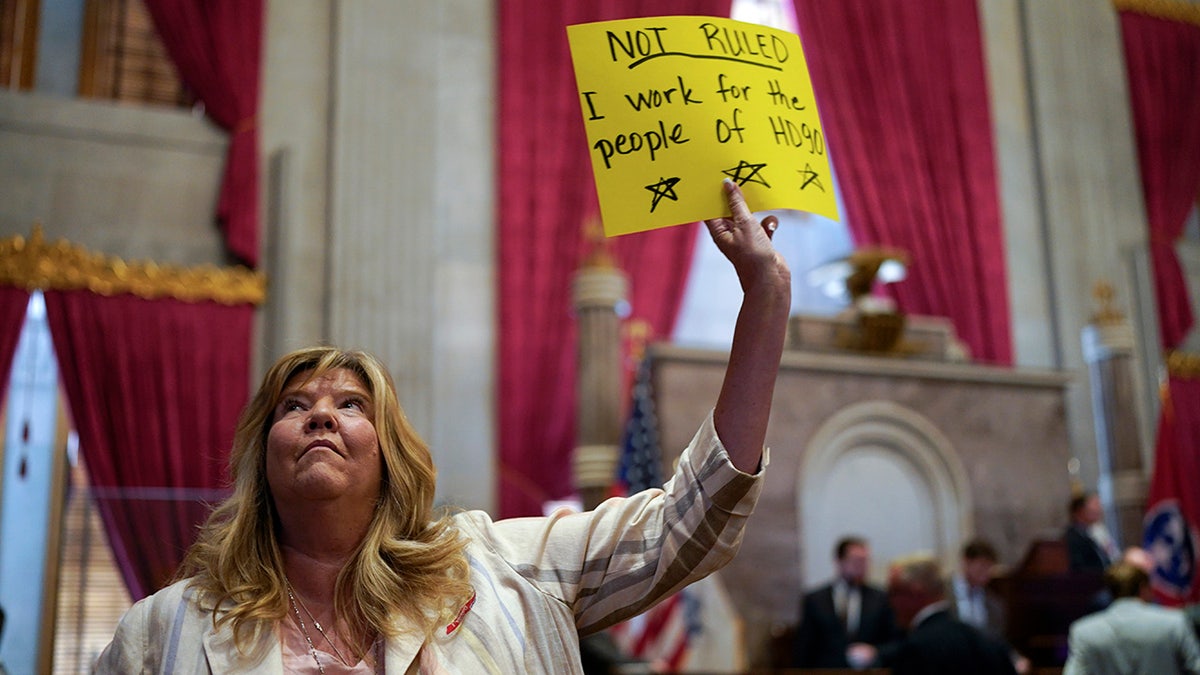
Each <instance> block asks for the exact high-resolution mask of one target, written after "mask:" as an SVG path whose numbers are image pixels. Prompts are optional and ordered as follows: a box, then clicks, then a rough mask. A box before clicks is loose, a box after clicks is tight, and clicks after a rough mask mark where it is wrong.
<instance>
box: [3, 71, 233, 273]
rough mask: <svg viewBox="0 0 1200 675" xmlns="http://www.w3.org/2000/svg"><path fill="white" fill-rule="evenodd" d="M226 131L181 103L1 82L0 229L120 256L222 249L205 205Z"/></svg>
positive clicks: (216, 256) (213, 258)
mask: <svg viewBox="0 0 1200 675" xmlns="http://www.w3.org/2000/svg"><path fill="white" fill-rule="evenodd" d="M225 143H226V141H225V135H224V133H222V132H221V131H220V130H219V129H217V128H215V127H214V126H213V125H212V124H210V123H209V122H208V121H206V120H204V119H203V118H200V117H196V116H195V115H192V114H191V113H190V112H188V111H179V110H170V109H159V108H135V107H129V106H117V105H112V104H108V103H97V102H91V101H77V100H67V99H60V98H52V97H47V96H41V95H37V94H26V93H16V92H9V91H0V236H4V237H8V236H12V235H15V234H24V235H28V233H29V232H30V228H31V227H32V225H33V223H34V222H35V221H36V222H40V223H41V224H42V227H43V230H44V231H45V233H46V237H47V238H48V239H51V240H53V239H58V238H66V239H69V240H70V241H72V242H74V243H76V244H81V245H83V246H85V247H87V248H89V249H91V250H94V251H97V252H101V253H105V254H108V255H115V256H119V257H121V258H124V259H126V260H154V261H157V262H170V263H174V264H178V265H197V264H202V263H211V264H217V265H222V264H226V263H227V258H226V256H225V254H224V252H223V248H222V246H221V240H220V234H219V232H218V230H217V226H216V221H215V217H214V215H213V214H214V212H215V210H216V206H215V205H216V198H217V190H218V181H219V180H220V173H221V169H222V167H223V166H224V162H225Z"/></svg>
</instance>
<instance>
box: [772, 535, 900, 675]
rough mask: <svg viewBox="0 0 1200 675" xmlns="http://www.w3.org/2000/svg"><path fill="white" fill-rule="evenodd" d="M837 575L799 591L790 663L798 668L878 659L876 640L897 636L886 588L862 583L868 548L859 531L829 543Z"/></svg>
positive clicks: (865, 663)
mask: <svg viewBox="0 0 1200 675" xmlns="http://www.w3.org/2000/svg"><path fill="white" fill-rule="evenodd" d="M834 555H835V564H836V566H837V578H836V579H834V580H833V582H832V583H830V584H827V585H825V586H822V587H820V588H818V589H816V590H814V591H811V592H809V593H807V594H805V596H804V599H803V600H802V602H801V609H800V628H799V629H798V630H797V631H796V641H795V650H794V658H793V665H795V666H797V667H800V668H846V667H849V666H854V667H864V666H868V665H872V664H874V663H878V662H880V661H881V660H882V659H881V657H880V656H879V655H878V654H877V649H878V647H879V646H881V645H886V644H888V643H891V642H893V641H894V640H896V638H897V637H898V636H899V634H898V633H897V630H896V621H895V618H894V616H893V614H892V608H891V606H890V605H889V604H888V599H887V594H886V593H884V592H883V591H882V590H881V589H878V588H875V587H873V586H870V585H868V584H867V583H866V577H867V570H868V568H869V567H870V565H871V550H870V547H869V546H868V545H867V541H866V540H865V539H862V538H861V537H846V538H843V539H842V540H841V541H839V542H838V543H837V546H836V547H835V549H834Z"/></svg>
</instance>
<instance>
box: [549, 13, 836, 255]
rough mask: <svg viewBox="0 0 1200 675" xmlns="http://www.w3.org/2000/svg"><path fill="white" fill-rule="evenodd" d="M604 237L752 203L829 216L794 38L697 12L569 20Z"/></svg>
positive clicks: (824, 166) (817, 137)
mask: <svg viewBox="0 0 1200 675" xmlns="http://www.w3.org/2000/svg"><path fill="white" fill-rule="evenodd" d="M567 37H568V39H569V41H570V44H571V58H572V61H573V62H574V65H575V80H576V84H577V85H578V87H579V97H580V103H581V107H582V111H583V118H584V125H585V126H586V128H587V136H588V144H589V146H590V148H591V155H592V170H593V172H594V173H595V177H596V190H597V193H598V194H599V197H600V212H601V216H602V218H603V220H604V231H605V233H607V234H608V235H609V236H613V235H618V234H626V233H628V232H639V231H642V230H652V229H655V228H660V227H666V226H669V225H677V224H679V223H688V222H692V221H696V220H701V219H704V218H715V217H717V216H720V215H727V214H728V208H727V207H726V204H725V198H724V196H723V192H722V190H721V187H720V183H721V180H722V179H724V178H726V177H728V178H731V179H732V180H734V181H735V182H737V183H738V184H739V185H741V186H742V190H743V191H744V192H745V193H746V199H747V201H748V202H749V203H750V205H751V207H752V208H754V209H755V210H766V209H778V208H794V209H804V210H806V211H812V212H813V213H818V214H821V215H824V216H828V217H830V218H837V205H836V202H835V200H834V195H833V184H832V181H831V180H830V176H829V158H828V156H827V155H826V152H825V135H824V133H822V131H821V122H820V119H819V118H818V117H817V105H816V102H815V101H814V99H813V93H812V83H811V81H810V80H809V75H808V67H807V65H806V64H805V61H804V52H803V51H802V50H801V47H800V39H799V38H798V37H797V36H796V35H795V34H794V33H788V32H784V31H779V30H775V29H772V28H767V27H764V26H758V25H754V24H748V23H742V22H740V21H732V20H729V19H719V18H715V17H702V16H669V17H653V18H646V19H626V20H623V21H606V22H600V23H589V24H579V25H575V26H568V27H567Z"/></svg>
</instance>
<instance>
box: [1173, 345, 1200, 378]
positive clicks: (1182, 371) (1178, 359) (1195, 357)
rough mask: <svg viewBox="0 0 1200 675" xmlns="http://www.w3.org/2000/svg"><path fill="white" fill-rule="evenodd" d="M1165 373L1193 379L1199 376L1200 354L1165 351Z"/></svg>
mask: <svg viewBox="0 0 1200 675" xmlns="http://www.w3.org/2000/svg"><path fill="white" fill-rule="evenodd" d="M1167 373H1169V374H1170V375H1171V376H1172V377H1178V378H1182V379H1189V380H1194V379H1196V378H1200V354H1196V353H1193V352H1180V351H1170V352H1167Z"/></svg>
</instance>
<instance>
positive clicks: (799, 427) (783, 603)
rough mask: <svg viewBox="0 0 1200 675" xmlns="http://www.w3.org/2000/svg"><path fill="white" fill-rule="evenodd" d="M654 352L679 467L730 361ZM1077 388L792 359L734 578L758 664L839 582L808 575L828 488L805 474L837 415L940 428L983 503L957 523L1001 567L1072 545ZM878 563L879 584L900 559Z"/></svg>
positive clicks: (998, 374)
mask: <svg viewBox="0 0 1200 675" xmlns="http://www.w3.org/2000/svg"><path fill="white" fill-rule="evenodd" d="M653 354H654V357H655V362H654V363H655V368H654V387H655V391H654V396H655V401H656V404H657V409H658V414H659V423H660V429H661V433H662V444H663V449H664V453H666V454H668V455H669V456H668V461H670V460H671V459H672V457H673V455H672V454H671V453H677V452H678V451H679V450H680V449H682V448H683V447H684V446H685V445H686V444H687V442H688V440H690V438H691V436H692V434H693V433H695V429H696V428H697V426H698V425H699V423H700V421H701V420H702V419H703V417H704V416H705V415H706V414H707V413H708V411H709V410H710V409H711V407H712V405H713V404H714V403H715V401H716V397H717V393H718V391H719V389H720V384H721V379H722V377H723V375H724V369H725V359H726V355H725V354H724V353H720V352H707V351H700V350H686V349H680V348H674V347H669V346H662V345H659V346H656V347H655V348H654V350H653ZM1068 379H1069V378H1067V377H1066V376H1065V375H1063V374H1060V373H1054V372H1046V371H1010V370H998V369H989V368H982V367H977V366H969V365H961V364H946V363H921V362H915V361H897V360H891V359H886V358H878V359H876V358H869V357H859V356H853V355H832V354H813V353H805V352H795V351H789V352H787V353H785V355H784V365H783V370H782V372H781V374H780V378H779V380H778V384H777V386H776V389H775V398H774V404H773V408H772V412H771V422H770V427H769V428H768V431H767V445H768V447H769V448H770V452H771V459H770V466H769V468H768V470H767V474H766V481H765V485H764V491H763V495H762V497H761V500H760V501H759V504H758V508H757V509H756V511H755V513H754V516H753V518H752V519H751V521H750V524H749V526H748V528H747V531H746V537H745V540H744V542H743V545H742V549H741V552H740V553H739V554H738V557H737V558H736V559H735V560H734V561H733V563H731V565H730V566H729V567H728V568H727V569H726V571H725V572H724V574H723V578H724V580H725V582H726V584H727V585H728V587H729V591H730V595H731V596H732V597H733V598H734V602H735V604H736V605H737V607H738V610H739V611H740V612H741V613H742V616H743V618H744V620H745V624H746V639H747V649H748V651H749V653H750V654H751V655H752V657H753V655H759V656H761V655H762V654H763V653H764V646H765V641H766V639H767V636H768V635H769V634H770V632H771V630H772V629H774V628H778V627H780V626H784V625H787V624H791V623H794V622H795V621H796V619H797V616H798V608H799V598H800V595H801V593H802V591H803V590H804V589H806V588H810V587H813V586H817V585H819V584H821V583H824V582H826V581H827V580H828V579H827V578H825V577H824V576H823V575H821V576H817V575H810V574H806V573H805V571H804V569H803V564H802V559H803V557H804V555H805V553H806V552H805V551H803V548H802V543H803V541H804V532H803V531H802V527H801V520H800V518H801V516H800V515H799V514H798V505H799V504H800V503H801V502H802V501H803V495H802V494H800V492H799V491H800V489H801V486H802V485H804V484H805V483H806V482H809V481H814V480H815V481H820V480H821V477H819V476H808V475H805V473H804V471H805V460H806V459H807V457H806V456H807V455H808V454H809V453H812V452H814V451H815V450H814V449H813V448H812V446H811V442H812V440H813V437H814V435H815V434H817V432H818V430H819V429H820V428H821V427H822V426H823V425H824V424H825V423H826V422H827V421H828V420H829V419H830V418H832V417H833V416H834V415H836V414H838V413H839V412H840V411H842V410H843V409H845V408H847V407H848V406H852V405H856V404H860V403H862V402H866V401H881V402H888V403H889V404H894V405H895V406H896V407H899V408H902V409H904V410H906V411H909V412H910V413H911V414H912V415H913V417H919V418H921V419H923V420H925V421H927V422H929V423H931V424H932V426H933V427H935V428H936V430H937V432H940V435H941V436H942V437H943V438H944V440H945V442H946V444H947V445H948V446H949V449H950V453H951V454H952V455H953V456H954V457H955V458H956V461H957V462H958V463H959V464H960V465H961V466H962V468H963V469H965V474H966V475H965V478H966V486H965V488H966V489H965V491H964V494H965V495H966V496H967V501H968V503H969V504H970V506H969V509H968V512H966V513H955V514H953V515H955V516H957V517H959V518H961V521H962V527H961V532H962V535H961V536H962V537H963V538H964V539H965V537H966V536H970V535H972V534H977V535H980V536H983V537H986V538H988V539H989V540H991V541H992V542H993V543H994V544H995V545H996V546H997V548H998V550H999V552H1000V555H1001V562H1002V563H1005V564H1014V563H1016V562H1017V561H1018V560H1019V559H1020V556H1021V555H1022V554H1023V553H1024V551H1025V548H1026V547H1027V545H1028V544H1029V542H1030V541H1032V540H1033V539H1034V538H1036V537H1042V536H1050V537H1055V536H1059V535H1060V534H1061V527H1062V526H1063V524H1064V522H1065V515H1064V513H1065V504H1066V502H1067V499H1068V497H1069V490H1070V484H1069V480H1068V474H1067V471H1066V463H1067V459H1068V457H1069V454H1068V453H1069V449H1068V435H1067V428H1066V418H1065V385H1066V384H1067V382H1068ZM884 444H885V445H886V441H884ZM874 499H875V496H874V495H872V494H870V493H863V494H862V495H861V499H858V500H855V502H856V503H857V504H859V505H861V508H862V509H866V510H870V509H872V508H875V504H876V502H875V501H874ZM880 515H881V518H884V519H886V517H887V514H880ZM898 526H899V525H898ZM835 529H836V528H835ZM859 534H864V535H867V536H868V537H869V536H870V535H871V533H870V532H859ZM962 542H963V539H955V540H947V541H945V542H944V546H943V550H940V551H934V553H939V554H941V555H942V556H943V557H944V558H946V559H948V561H953V560H954V559H955V554H956V551H957V550H958V547H959V546H960V545H961V543H962ZM914 547H915V545H914ZM908 552H912V551H908ZM815 555H818V556H825V555H826V552H825V551H820V552H816V553H815ZM875 563H876V564H875V566H874V568H875V569H876V571H877V573H876V575H875V577H876V580H877V581H878V580H879V574H878V570H880V569H882V568H883V567H885V566H886V564H887V561H886V560H878V559H877V560H876V561H875Z"/></svg>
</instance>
